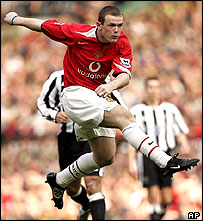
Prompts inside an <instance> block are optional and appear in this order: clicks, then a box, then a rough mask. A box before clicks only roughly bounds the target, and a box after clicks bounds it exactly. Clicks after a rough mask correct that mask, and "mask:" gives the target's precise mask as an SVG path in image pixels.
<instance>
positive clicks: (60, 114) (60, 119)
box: [56, 111, 68, 123]
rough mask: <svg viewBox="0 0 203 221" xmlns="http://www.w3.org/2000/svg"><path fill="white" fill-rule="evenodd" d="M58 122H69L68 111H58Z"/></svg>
mask: <svg viewBox="0 0 203 221" xmlns="http://www.w3.org/2000/svg"><path fill="white" fill-rule="evenodd" d="M56 122H57V123H67V122H68V116H67V115H66V113H65V112H63V111H61V112H58V114H57V115H56Z"/></svg>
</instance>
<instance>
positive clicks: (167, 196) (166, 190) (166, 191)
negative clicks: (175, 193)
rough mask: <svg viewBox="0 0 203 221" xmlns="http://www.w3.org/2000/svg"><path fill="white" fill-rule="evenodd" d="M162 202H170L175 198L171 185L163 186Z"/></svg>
mask: <svg viewBox="0 0 203 221" xmlns="http://www.w3.org/2000/svg"><path fill="white" fill-rule="evenodd" d="M161 195H162V202H163V203H165V204H170V203H171V202H172V200H173V197H172V189H171V187H170V186H165V187H162V188H161Z"/></svg>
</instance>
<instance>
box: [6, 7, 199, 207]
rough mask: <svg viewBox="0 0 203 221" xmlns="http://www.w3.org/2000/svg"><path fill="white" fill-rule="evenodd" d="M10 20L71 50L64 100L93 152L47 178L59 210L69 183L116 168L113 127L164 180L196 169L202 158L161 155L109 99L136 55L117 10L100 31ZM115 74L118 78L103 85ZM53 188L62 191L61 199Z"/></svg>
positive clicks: (101, 19) (105, 14)
mask: <svg viewBox="0 0 203 221" xmlns="http://www.w3.org/2000/svg"><path fill="white" fill-rule="evenodd" d="M5 21H6V22H7V23H8V24H11V25H20V26H24V27H27V28H29V29H31V30H33V31H38V32H43V33H44V34H45V35H47V36H48V37H49V38H51V39H53V40H55V41H58V42H61V43H63V44H65V45H67V46H68V47H67V50H66V54H65V57H64V62H63V66H64V72H65V74H64V90H63V93H62V98H61V100H62V104H63V107H64V110H65V112H66V114H67V115H68V117H70V118H71V119H72V120H73V121H74V122H76V127H77V128H76V131H75V132H76V136H77V138H78V140H79V139H80V138H81V139H88V142H89V144H90V146H91V149H92V151H93V152H92V153H86V154H84V155H82V156H81V157H79V158H78V159H77V160H76V161H75V162H73V163H72V164H71V165H69V166H68V167H67V168H66V169H64V170H63V171H61V172H59V173H54V172H52V173H49V174H48V175H47V182H48V183H49V185H50V187H51V189H52V193H53V199H54V202H55V204H56V206H57V207H58V206H61V204H62V201H63V193H64V191H65V189H66V187H67V185H68V184H70V183H71V182H73V181H74V180H76V179H79V178H81V177H83V176H85V175H87V174H88V173H90V172H92V171H93V170H95V169H98V168H101V167H103V166H107V165H110V164H112V162H113V161H114V158H115V150H116V145H115V138H114V137H115V131H114V129H113V128H118V129H120V130H121V131H122V133H123V136H124V138H125V139H126V140H127V141H128V142H129V143H130V144H131V145H132V146H133V147H135V148H136V149H137V150H138V151H140V152H142V153H143V154H145V155H146V156H147V157H148V158H150V159H151V160H152V161H154V162H155V163H156V164H157V165H158V166H159V167H161V168H162V170H163V174H164V175H172V174H173V173H176V172H178V171H182V170H186V169H188V168H189V167H191V166H195V165H197V163H198V161H199V159H197V158H194V159H179V158H177V157H176V156H173V157H171V156H169V155H168V154H166V153H165V152H164V151H162V149H161V148H160V147H159V146H158V145H157V144H156V142H155V140H153V139H151V138H150V137H149V136H147V135H146V134H145V133H144V132H143V131H142V130H141V129H140V127H139V126H138V125H137V124H136V122H135V119H134V117H133V116H132V114H131V113H130V111H128V110H127V109H125V108H123V107H122V106H121V105H119V104H118V103H117V102H115V101H113V100H111V99H109V98H108V95H110V94H111V92H112V91H113V90H115V89H120V88H123V87H125V86H126V85H128V84H129V81H130V78H131V71H132V67H131V65H132V50H131V46H130V43H129V41H128V39H127V37H126V36H125V34H124V33H123V32H122V27H123V23H124V17H123V14H122V12H121V11H120V10H119V9H118V8H117V7H115V6H106V7H104V8H102V9H101V11H100V12H99V16H98V21H97V22H96V26H90V25H85V24H75V23H73V24H64V23H59V22H58V21H57V20H48V21H44V20H41V19H36V18H25V17H21V16H19V15H18V14H17V13H16V12H10V13H8V14H7V15H6V17H5ZM111 69H113V70H114V73H113V76H114V77H115V79H114V80H113V81H110V82H109V83H107V84H104V80H105V78H106V76H107V75H108V73H109V72H110V71H111ZM111 128H112V129H111ZM53 189H55V190H56V189H57V190H58V194H57V195H56V194H55V193H54V191H53ZM59 193H60V194H59Z"/></svg>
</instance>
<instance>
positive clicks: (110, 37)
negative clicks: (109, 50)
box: [97, 15, 123, 43]
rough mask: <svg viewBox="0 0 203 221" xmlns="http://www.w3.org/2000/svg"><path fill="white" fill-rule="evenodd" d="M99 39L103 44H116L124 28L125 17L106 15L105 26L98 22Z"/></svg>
mask: <svg viewBox="0 0 203 221" xmlns="http://www.w3.org/2000/svg"><path fill="white" fill-rule="evenodd" d="M97 27H98V33H97V35H98V38H99V40H100V41H101V42H102V43H116V42H117V40H118V38H119V37H120V34H121V31H122V27H123V16H113V15H106V16H105V21H104V24H101V22H97Z"/></svg>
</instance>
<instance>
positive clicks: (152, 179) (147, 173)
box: [141, 154, 172, 188]
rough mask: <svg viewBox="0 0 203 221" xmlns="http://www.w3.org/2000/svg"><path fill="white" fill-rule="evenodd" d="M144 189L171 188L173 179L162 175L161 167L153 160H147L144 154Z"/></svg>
mask: <svg viewBox="0 0 203 221" xmlns="http://www.w3.org/2000/svg"><path fill="white" fill-rule="evenodd" d="M141 180H142V183H143V187H147V188H148V187H150V186H153V185H158V186H160V187H171V186H172V179H171V178H170V177H164V176H163V175H162V174H161V170H160V167H159V166H157V165H156V164H155V163H154V162H153V161H152V160H150V159H149V158H147V157H146V156H145V155H144V154H143V175H142V179H141Z"/></svg>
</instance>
